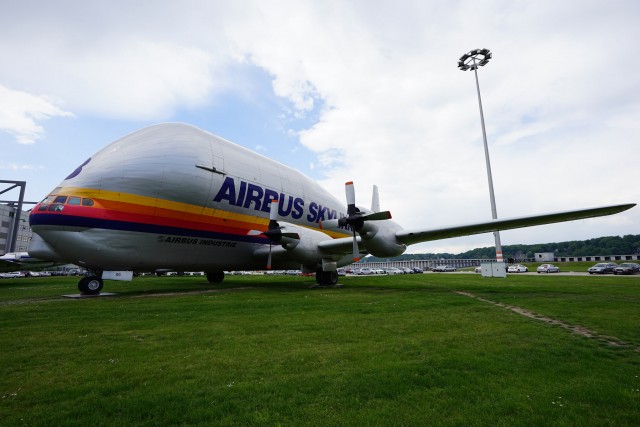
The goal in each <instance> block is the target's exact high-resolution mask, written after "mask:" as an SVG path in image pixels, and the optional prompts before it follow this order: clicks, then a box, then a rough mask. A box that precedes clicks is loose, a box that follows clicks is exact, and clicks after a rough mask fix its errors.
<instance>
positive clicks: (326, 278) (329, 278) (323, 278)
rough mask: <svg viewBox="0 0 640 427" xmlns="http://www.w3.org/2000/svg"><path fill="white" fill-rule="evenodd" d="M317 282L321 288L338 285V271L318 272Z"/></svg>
mask: <svg viewBox="0 0 640 427" xmlns="http://www.w3.org/2000/svg"><path fill="white" fill-rule="evenodd" d="M316 282H318V285H320V286H334V285H335V284H337V283H338V272H337V271H322V270H318V271H316Z"/></svg>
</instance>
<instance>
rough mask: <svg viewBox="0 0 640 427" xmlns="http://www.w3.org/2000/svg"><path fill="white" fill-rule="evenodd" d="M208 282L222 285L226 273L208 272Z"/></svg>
mask: <svg viewBox="0 0 640 427" xmlns="http://www.w3.org/2000/svg"><path fill="white" fill-rule="evenodd" d="M207 280H208V281H209V283H222V281H223V280H224V271H208V272H207Z"/></svg>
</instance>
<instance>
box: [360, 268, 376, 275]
mask: <svg viewBox="0 0 640 427" xmlns="http://www.w3.org/2000/svg"><path fill="white" fill-rule="evenodd" d="M357 274H358V275H359V276H365V275H367V274H373V272H372V271H371V269H370V268H362V269H360V271H359V272H358V273H357Z"/></svg>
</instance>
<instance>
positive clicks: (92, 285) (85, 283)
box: [78, 276, 104, 295]
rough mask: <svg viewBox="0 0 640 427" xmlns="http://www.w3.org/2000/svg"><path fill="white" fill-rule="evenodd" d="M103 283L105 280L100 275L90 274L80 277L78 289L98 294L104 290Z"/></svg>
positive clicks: (86, 292)
mask: <svg viewBox="0 0 640 427" xmlns="http://www.w3.org/2000/svg"><path fill="white" fill-rule="evenodd" d="M103 285H104V282H103V281H102V279H101V278H100V277H98V276H88V277H83V278H82V279H80V282H78V289H79V290H80V293H82V294H85V295H97V294H99V293H100V291H101V290H102V286H103Z"/></svg>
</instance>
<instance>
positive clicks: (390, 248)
mask: <svg viewBox="0 0 640 427" xmlns="http://www.w3.org/2000/svg"><path fill="white" fill-rule="evenodd" d="M400 229H401V227H400V226H399V225H398V224H396V223H395V222H393V221H377V222H369V221H367V222H365V223H364V224H363V226H362V227H360V229H359V230H358V233H359V234H360V238H361V239H362V244H363V245H364V247H365V248H366V249H367V252H369V253H370V254H371V255H373V256H377V257H378V258H390V257H395V256H398V255H402V254H403V253H404V251H405V250H406V249H407V245H405V244H403V243H400V242H398V241H397V240H396V231H398V230H400Z"/></svg>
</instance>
